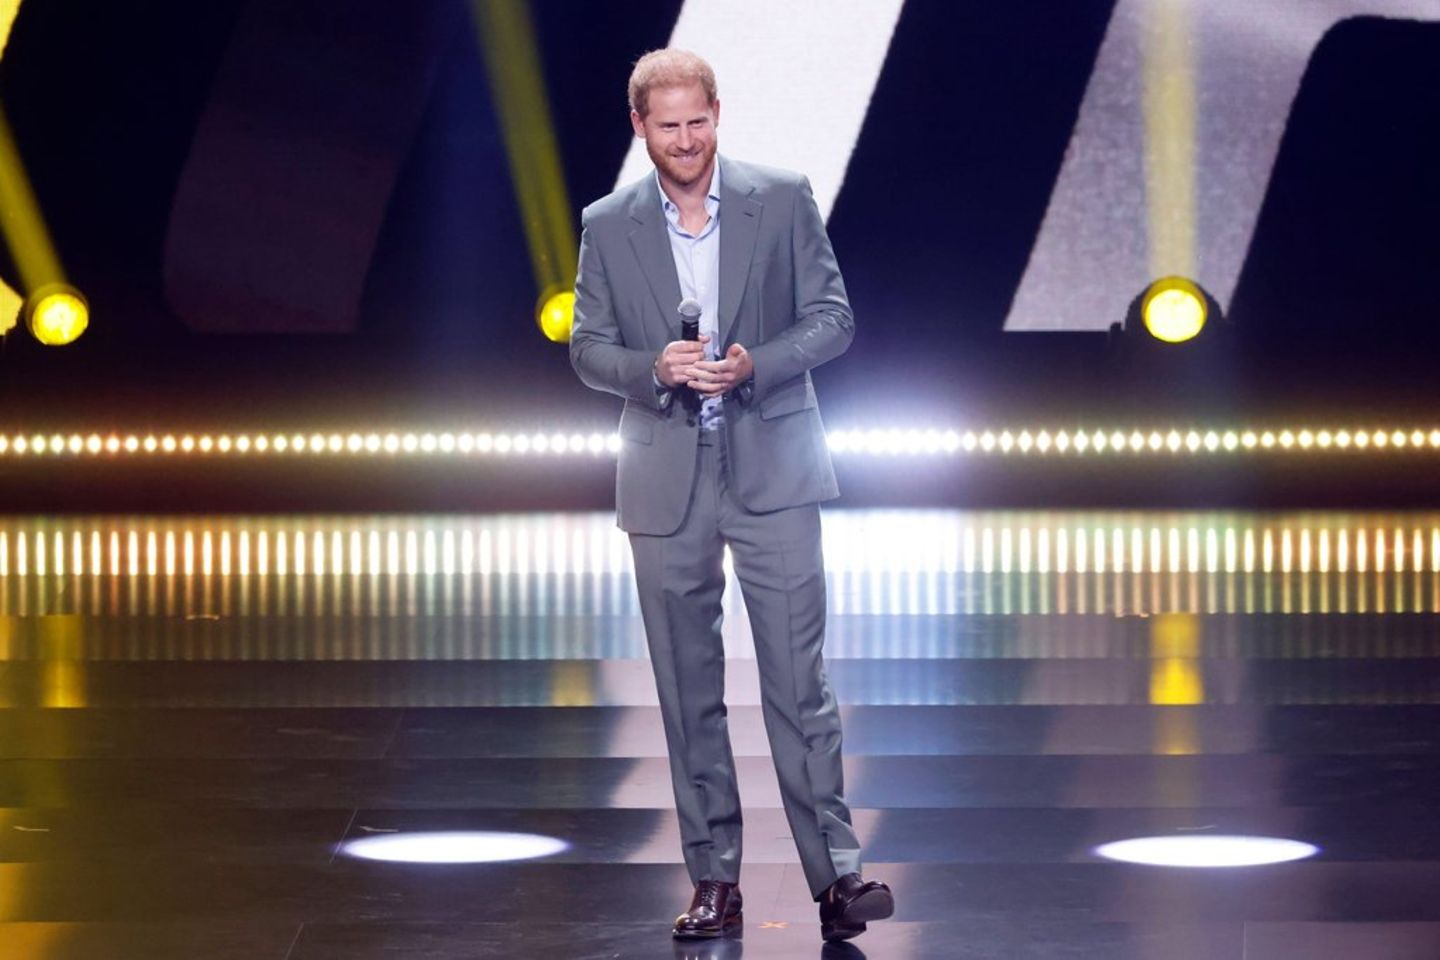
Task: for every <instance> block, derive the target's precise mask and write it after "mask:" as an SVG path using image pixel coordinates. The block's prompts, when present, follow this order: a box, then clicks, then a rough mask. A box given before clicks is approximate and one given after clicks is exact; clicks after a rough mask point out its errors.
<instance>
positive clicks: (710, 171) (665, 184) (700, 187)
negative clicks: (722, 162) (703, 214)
mask: <svg viewBox="0 0 1440 960" xmlns="http://www.w3.org/2000/svg"><path fill="white" fill-rule="evenodd" d="M716 162H717V161H716V160H715V159H714V158H711V160H710V166H709V167H707V168H706V170H705V172H704V173H702V174H701V175H700V176H698V177H696V178H695V181H694V182H693V183H690V184H688V185H686V184H680V183H676V182H675V181H674V180H671V179H670V178H669V177H667V176H665V171H663V170H660V171H659V173H660V189H661V190H664V191H665V196H667V197H669V198H670V202H671V203H673V204H675V206H677V207H679V208H680V209H681V210H683V211H685V212H688V213H698V212H700V211H701V210H704V209H705V197H706V196H707V195H708V194H709V193H710V183H711V181H712V180H714V179H715V164H716Z"/></svg>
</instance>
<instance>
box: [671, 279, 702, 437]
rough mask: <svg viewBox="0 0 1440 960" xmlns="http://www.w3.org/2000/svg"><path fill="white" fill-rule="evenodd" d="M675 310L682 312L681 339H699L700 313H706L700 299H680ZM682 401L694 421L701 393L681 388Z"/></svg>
mask: <svg viewBox="0 0 1440 960" xmlns="http://www.w3.org/2000/svg"><path fill="white" fill-rule="evenodd" d="M675 312H676V313H678V314H680V339H681V340H699V339H700V315H701V314H702V313H704V308H703V307H701V306H700V301H699V300H696V299H695V298H694V297H686V298H685V299H684V300H681V301H680V306H678V307H676V308H675ZM680 403H681V404H682V405H683V406H684V407H685V410H686V412H687V413H689V414H690V416H689V417H688V418H687V419H689V420H690V422H691V423H693V422H694V421H695V414H697V413H699V412H700V394H698V393H696V392H695V391H694V390H681V391H680Z"/></svg>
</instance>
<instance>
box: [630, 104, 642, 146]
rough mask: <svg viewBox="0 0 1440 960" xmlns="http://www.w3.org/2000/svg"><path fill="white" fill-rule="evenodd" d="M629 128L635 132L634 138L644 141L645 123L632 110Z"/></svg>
mask: <svg viewBox="0 0 1440 960" xmlns="http://www.w3.org/2000/svg"><path fill="white" fill-rule="evenodd" d="M630 128H631V129H632V130H634V131H635V136H637V137H639V138H640V139H641V140H644V139H645V121H644V120H643V119H642V118H641V116H640V114H639V113H638V112H636V111H634V110H631V111H630Z"/></svg>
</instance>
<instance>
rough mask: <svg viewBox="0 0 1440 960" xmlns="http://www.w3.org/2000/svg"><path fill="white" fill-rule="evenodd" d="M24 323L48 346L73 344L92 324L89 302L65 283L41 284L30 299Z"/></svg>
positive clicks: (37, 338) (36, 337)
mask: <svg viewBox="0 0 1440 960" xmlns="http://www.w3.org/2000/svg"><path fill="white" fill-rule="evenodd" d="M30 304H31V306H30V309H29V310H28V312H27V315H26V318H25V323H26V325H27V326H28V327H29V328H30V332H31V333H33V334H34V335H35V339H36V340H39V341H40V342H41V343H43V344H45V345H46V346H47V347H63V346H65V345H66V344H67V343H74V342H75V340H76V339H77V338H79V336H80V334H82V333H84V332H85V328H86V327H88V326H89V325H90V305H89V304H88V303H86V302H85V298H84V297H83V296H81V294H80V291H79V290H76V289H75V288H74V287H70V286H65V285H62V284H52V285H50V286H47V287H41V288H40V289H39V290H38V291H36V293H35V295H34V296H33V297H31V298H30Z"/></svg>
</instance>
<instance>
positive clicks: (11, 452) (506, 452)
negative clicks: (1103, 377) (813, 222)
mask: <svg viewBox="0 0 1440 960" xmlns="http://www.w3.org/2000/svg"><path fill="white" fill-rule="evenodd" d="M827 439H828V441H829V446H830V449H831V451H833V452H834V453H836V454H840V455H845V456H849V455H863V456H891V457H895V456H903V457H916V456H932V457H933V456H947V457H948V456H976V457H984V456H1011V457H1014V456H1021V457H1095V456H1112V457H1113V456H1125V457H1156V456H1168V457H1174V456H1212V455H1213V456H1219V455H1267V454H1283V455H1294V454H1306V453H1309V454H1317V453H1318V454H1331V455H1338V454H1352V455H1353V454H1361V453H1372V454H1373V453H1417V452H1426V453H1428V452H1431V451H1440V428H1436V427H1431V428H1429V429H1424V428H1419V427H1388V428H1379V429H1335V430H1332V429H1326V428H1314V427H1287V428H1282V429H1279V430H1276V429H1268V430H1255V429H1246V430H1206V431H1204V432H1201V431H1198V430H1185V431H1181V430H1179V429H1170V430H1154V429H1151V430H1141V429H1138V428H1133V427H1131V428H1120V427H1113V428H1111V429H1108V430H1100V429H1097V430H1044V429H1040V430H1030V429H1019V430H1013V429H1001V430H963V431H962V430H937V429H931V430H918V429H904V430H902V429H898V428H897V429H873V430H832V431H831V432H830V433H829V434H828V437H827ZM620 445H621V441H620V437H619V435H618V434H614V433H609V434H606V433H558V432H556V433H545V432H529V433H526V432H480V433H465V432H445V433H435V432H426V433H354V432H347V433H334V432H329V433H325V432H319V431H298V432H291V433H234V434H232V433H218V434H211V433H184V434H178V433H163V434H161V433H143V434H142V433H114V432H112V433H105V434H101V433H94V432H91V433H85V434H82V433H34V434H27V433H15V434H9V435H7V434H4V433H0V457H7V458H17V457H32V458H33V457H35V456H37V455H47V456H71V457H253V456H261V455H263V456H277V455H284V456H296V457H299V456H307V457H315V456H350V457H354V456H369V457H398V456H425V457H437V456H440V457H457V456H458V457H477V456H478V457H493V456H500V457H505V456H557V455H561V456H573V455H583V456H591V457H594V456H600V455H604V454H615V453H617V452H619V450H620Z"/></svg>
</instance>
